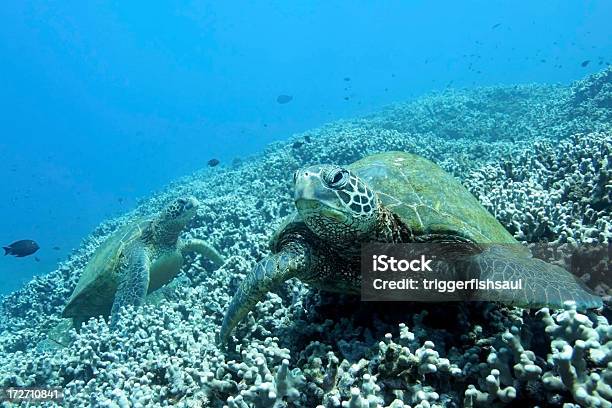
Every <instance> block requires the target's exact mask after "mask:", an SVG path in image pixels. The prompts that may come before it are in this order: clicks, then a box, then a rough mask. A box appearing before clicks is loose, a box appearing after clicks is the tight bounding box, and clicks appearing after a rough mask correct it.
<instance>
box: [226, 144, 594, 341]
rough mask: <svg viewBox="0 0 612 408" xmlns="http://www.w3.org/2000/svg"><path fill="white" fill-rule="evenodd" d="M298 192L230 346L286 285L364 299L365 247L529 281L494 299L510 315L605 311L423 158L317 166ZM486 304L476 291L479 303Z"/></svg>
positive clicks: (243, 302)
mask: <svg viewBox="0 0 612 408" xmlns="http://www.w3.org/2000/svg"><path fill="white" fill-rule="evenodd" d="M294 182H295V196H294V198H295V205H296V207H297V212H296V213H294V214H293V215H291V216H290V217H288V219H287V220H286V221H285V222H284V223H283V224H282V225H281V227H280V228H279V229H278V230H277V231H276V233H275V234H274V236H273V238H272V241H271V250H272V255H270V256H268V257H267V258H265V259H263V260H262V261H260V262H259V263H258V264H257V266H256V267H255V268H254V269H253V271H251V273H250V274H249V275H248V276H247V278H246V279H245V280H244V281H243V282H242V284H241V285H240V287H239V288H238V290H237V292H236V294H235V295H234V297H233V299H232V301H231V303H230V306H229V309H228V310H227V312H226V314H225V318H224V320H223V325H222V328H221V332H220V334H219V340H220V342H222V343H224V342H226V341H227V339H228V338H229V336H230V334H231V332H232V330H233V329H234V327H235V326H236V325H237V324H238V323H239V322H240V320H241V319H242V318H243V317H244V316H245V315H246V314H247V313H248V312H249V311H250V310H251V309H252V308H253V307H254V306H255V304H256V303H257V302H258V301H260V300H262V299H263V298H264V297H265V295H266V293H267V292H268V291H271V290H274V289H275V288H276V287H277V286H278V285H280V284H281V283H283V282H284V281H286V280H287V279H290V278H293V277H297V278H298V279H300V280H302V281H304V282H306V283H308V284H310V285H312V286H314V287H316V288H319V289H321V290H326V291H331V292H341V293H354V294H358V293H360V290H361V273H360V264H359V263H360V259H359V256H360V247H361V244H362V243H372V242H383V243H413V242H433V243H450V244H453V245H454V247H456V248H459V253H460V255H462V256H463V257H464V259H463V260H464V261H466V262H465V263H464V264H465V265H466V270H467V271H468V273H469V275H468V276H470V277H478V278H480V279H482V280H485V279H491V280H497V281H502V280H516V279H519V278H522V279H523V281H524V282H523V290H518V291H517V290H506V291H504V290H500V291H497V292H496V293H495V299H496V300H498V301H500V302H504V303H507V304H509V305H516V306H523V307H541V306H544V305H550V306H560V305H561V304H562V303H563V302H564V301H566V300H575V301H576V302H577V303H578V304H580V305H581V306H584V307H600V306H601V305H602V301H601V299H600V298H599V297H597V296H595V295H593V294H591V293H590V292H589V291H588V290H587V289H586V288H584V287H583V285H582V284H581V283H580V282H578V280H577V279H575V278H574V276H573V275H571V274H570V273H569V272H567V271H566V270H564V269H563V268H560V267H558V266H554V265H550V264H548V263H546V262H544V261H542V260H539V259H535V258H532V257H531V254H530V253H529V251H528V250H527V249H524V248H523V247H522V246H521V245H520V244H519V243H518V242H517V241H516V240H515V239H514V238H513V237H512V235H511V234H510V233H509V232H508V231H506V229H505V228H504V227H503V226H502V225H501V224H500V223H499V222H498V221H497V220H496V219H495V218H494V217H493V216H492V215H491V214H490V213H489V212H488V211H487V210H486V209H485V208H484V207H483V206H482V205H481V204H480V203H479V202H478V200H477V199H476V198H475V197H474V196H473V195H472V194H470V193H469V192H468V191H467V189H465V187H463V186H462V185H461V184H460V183H459V182H458V181H457V180H456V179H455V178H454V177H452V176H451V175H449V174H448V173H446V172H445V171H444V170H442V169H441V168H440V167H438V166H437V165H436V164H434V163H432V162H430V161H429V160H426V159H424V158H422V157H419V156H416V155H413V154H409V153H402V152H386V153H380V154H375V155H372V156H369V157H366V158H364V159H362V160H359V161H357V162H355V163H353V164H351V165H350V166H347V167H345V168H343V167H340V166H335V165H316V166H311V167H308V168H306V169H303V170H300V171H297V172H296V173H295V175H294ZM487 244H494V245H487ZM484 295H485V294H484V293H482V292H481V293H479V292H478V291H475V293H473V294H472V298H471V299H473V300H478V299H481V298H482V297H485V296H484ZM488 295H489V297H490V293H488Z"/></svg>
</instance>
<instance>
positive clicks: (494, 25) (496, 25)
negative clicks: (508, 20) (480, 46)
mask: <svg viewBox="0 0 612 408" xmlns="http://www.w3.org/2000/svg"><path fill="white" fill-rule="evenodd" d="M500 25H501V23H497V24H493V26H492V27H491V29H492V30H495V29H496V28H497V27H499V26H500Z"/></svg>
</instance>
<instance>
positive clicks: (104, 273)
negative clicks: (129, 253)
mask: <svg viewBox="0 0 612 408" xmlns="http://www.w3.org/2000/svg"><path fill="white" fill-rule="evenodd" d="M150 222H151V221H150V220H143V221H137V222H133V223H129V224H127V225H125V226H123V227H121V228H119V229H118V230H117V231H115V232H114V233H113V234H112V235H111V236H110V237H108V238H107V239H106V240H105V241H104V242H103V243H102V244H101V245H100V246H99V247H98V249H97V250H96V251H95V252H94V254H93V256H92V258H91V259H90V261H89V262H88V263H87V265H86V266H85V268H84V269H83V273H82V274H81V278H80V279H79V282H78V283H77V285H76V288H75V289H74V291H73V292H72V296H71V297H70V299H69V300H68V303H67V304H66V307H65V308H64V311H63V312H62V316H64V317H79V316H98V315H106V314H108V313H109V312H110V310H111V307H112V304H113V301H114V298H115V292H116V291H117V286H118V283H119V270H120V266H121V264H122V263H123V262H124V254H125V249H126V248H127V247H129V245H130V244H132V243H133V242H135V241H137V240H138V239H140V238H141V237H142V234H143V231H144V230H146V229H147V228H148V226H149V225H150Z"/></svg>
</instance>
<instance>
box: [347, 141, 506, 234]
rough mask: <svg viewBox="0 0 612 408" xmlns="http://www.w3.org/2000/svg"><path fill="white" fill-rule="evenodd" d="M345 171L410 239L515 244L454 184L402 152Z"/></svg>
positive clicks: (434, 168)
mask: <svg viewBox="0 0 612 408" xmlns="http://www.w3.org/2000/svg"><path fill="white" fill-rule="evenodd" d="M348 169H349V170H351V171H352V172H353V173H355V174H356V175H357V176H358V177H360V178H361V179H363V180H364V181H366V182H367V183H368V185H369V186H370V188H372V189H373V190H375V191H376V192H377V193H378V197H379V199H380V200H381V202H382V204H383V205H384V206H385V207H386V208H388V209H389V210H391V211H392V212H393V213H395V214H396V215H398V216H399V217H400V219H401V220H402V221H403V222H404V223H405V224H406V225H407V226H408V227H409V228H411V229H412V231H413V233H414V234H415V235H428V234H444V235H458V236H461V237H463V238H466V239H469V240H471V241H473V242H476V243H482V244H487V243H496V244H516V243H517V241H516V240H515V239H514V238H513V237H512V235H511V234H510V233H509V232H508V231H507V230H506V229H505V228H504V227H503V226H502V225H501V224H500V223H499V221H497V220H496V219H495V217H493V215H491V213H489V212H488V211H487V210H486V209H485V208H484V207H483V206H482V205H481V204H480V202H478V200H477V199H476V197H474V196H473V195H472V194H471V193H470V192H469V191H468V190H467V189H466V188H465V187H464V186H463V185H462V184H461V183H460V182H459V181H458V180H457V179H456V178H454V177H453V176H451V175H450V174H448V173H447V172H445V171H444V170H443V169H442V168H440V167H439V166H438V165H436V164H435V163H433V162H431V161H429V160H427V159H425V158H423V157H420V156H417V155H414V154H410V153H404V152H385V153H379V154H375V155H371V156H368V157H365V158H363V159H361V160H359V161H357V162H355V163H353V164H351V165H350V166H348Z"/></svg>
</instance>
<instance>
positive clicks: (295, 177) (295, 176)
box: [293, 170, 298, 184]
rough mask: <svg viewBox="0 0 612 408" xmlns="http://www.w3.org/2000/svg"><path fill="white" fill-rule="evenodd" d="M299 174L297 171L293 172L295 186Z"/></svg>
mask: <svg viewBox="0 0 612 408" xmlns="http://www.w3.org/2000/svg"><path fill="white" fill-rule="evenodd" d="M297 176H298V172H297V170H296V171H294V172H293V184H295V182H296V181H297Z"/></svg>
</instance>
